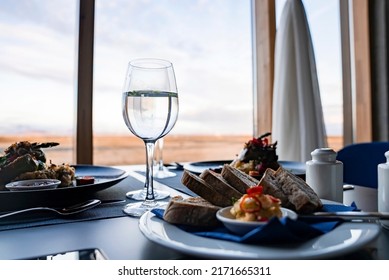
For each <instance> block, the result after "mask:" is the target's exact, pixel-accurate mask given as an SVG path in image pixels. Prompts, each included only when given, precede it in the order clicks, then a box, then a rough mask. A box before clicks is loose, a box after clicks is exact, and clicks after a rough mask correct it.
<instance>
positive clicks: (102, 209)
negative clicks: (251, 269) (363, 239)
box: [0, 165, 389, 260]
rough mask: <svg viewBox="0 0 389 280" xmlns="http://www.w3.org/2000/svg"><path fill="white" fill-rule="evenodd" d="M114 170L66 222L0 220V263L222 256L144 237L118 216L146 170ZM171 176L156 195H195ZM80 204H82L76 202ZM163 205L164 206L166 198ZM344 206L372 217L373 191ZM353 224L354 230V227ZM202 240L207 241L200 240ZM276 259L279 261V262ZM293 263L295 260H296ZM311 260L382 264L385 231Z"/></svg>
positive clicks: (43, 217) (354, 194) (31, 217)
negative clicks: (85, 254)
mask: <svg viewBox="0 0 389 280" xmlns="http://www.w3.org/2000/svg"><path fill="white" fill-rule="evenodd" d="M113 167H114V168H118V169H120V170H124V171H125V172H126V176H125V178H124V179H123V180H120V181H118V182H116V183H115V184H113V185H112V186H110V187H108V188H104V189H101V190H98V191H96V192H92V193H88V199H90V198H95V199H99V200H101V201H102V203H101V204H100V205H98V206H96V207H95V208H93V209H90V210H87V211H85V212H83V213H79V214H77V215H72V216H69V217H59V216H57V215H53V214H50V213H39V215H38V214H34V213H31V214H25V215H23V217H15V218H9V219H8V220H7V219H6V220H0V259H1V260H32V259H47V258H48V256H51V257H52V256H56V255H61V254H63V253H66V252H74V251H76V252H77V251H83V250H91V249H93V250H95V249H97V250H98V251H99V252H100V253H101V254H102V256H103V258H104V259H109V260H172V259H212V258H223V255H220V254H219V255H213V254H207V253H204V254H198V253H195V254H192V253H191V251H190V250H186V249H180V248H177V247H174V246H169V245H166V244H164V243H163V242H155V239H154V240H153V239H152V238H150V236H147V233H146V232H145V231H144V230H143V231H142V230H141V229H140V225H141V221H142V220H141V219H142V218H141V219H139V218H134V217H130V216H127V215H126V214H125V213H124V212H123V211H122V209H123V207H124V205H126V204H127V203H131V202H134V201H133V200H131V199H129V198H126V195H125V194H126V193H127V192H128V191H130V190H135V189H142V188H143V187H144V181H145V174H144V170H145V166H144V165H126V166H123V165H122V166H113ZM170 171H171V172H174V173H175V174H176V176H174V177H171V178H166V179H157V178H155V179H154V187H155V188H156V189H160V190H165V191H168V192H170V194H171V196H175V195H181V196H183V197H189V196H192V195H195V194H194V193H192V192H191V191H190V190H189V189H187V188H186V187H185V186H184V185H182V183H181V180H180V179H181V176H182V172H183V169H182V168H181V166H173V168H171V169H170ZM0 195H1V194H0ZM79 199H80V200H83V199H85V198H84V197H83V196H81V197H79ZM165 201H166V202H168V201H169V198H167V199H165ZM343 204H345V205H351V204H355V205H357V206H358V208H359V209H361V210H363V211H377V189H373V188H368V187H363V186H353V187H351V188H345V190H344V192H343ZM372 223H379V222H377V221H375V222H372ZM355 224H356V227H357V226H358V223H355ZM199 238H200V237H199ZM201 238H204V239H206V238H205V237H201ZM353 238H355V236H353ZM217 242H219V241H218V240H214V241H213V243H216V244H217ZM220 242H227V241H220ZM347 242H350V240H345V244H346V243H347ZM346 245H347V244H346ZM346 245H345V246H346ZM238 257H239V256H238V255H237V258H238ZM244 257H245V256H244V255H243V258H244ZM271 257H274V255H271ZM229 258H231V256H229ZM264 258H266V256H264ZM280 258H281V259H282V256H280ZM295 258H299V257H298V255H296V256H295ZM302 258H304V256H302ZM315 258H317V259H322V258H323V259H345V260H350V259H352V260H354V259H362V260H375V259H381V260H387V259H389V230H387V229H385V228H383V227H382V226H380V225H378V230H377V233H376V234H375V235H374V238H372V239H371V240H369V242H367V243H366V244H363V246H358V247H357V248H355V250H344V252H341V253H337V254H332V255H331V254H330V255H327V254H323V256H320V255H316V256H315Z"/></svg>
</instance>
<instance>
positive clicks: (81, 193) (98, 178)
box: [0, 165, 128, 211]
mask: <svg viewBox="0 0 389 280" xmlns="http://www.w3.org/2000/svg"><path fill="white" fill-rule="evenodd" d="M73 167H74V168H75V169H76V176H93V177H94V178H95V182H94V183H93V184H88V185H82V186H69V187H63V188H56V189H46V190H26V191H17V192H11V191H0V211H12V210H17V209H21V208H24V207H35V206H62V205H68V204H69V203H72V202H74V201H79V200H82V199H86V198H88V197H90V196H91V194H93V193H95V192H97V191H100V190H104V189H106V188H109V187H112V186H113V185H115V184H117V183H118V182H120V181H121V180H123V179H125V178H126V177H127V176H128V174H127V172H125V171H124V170H121V169H119V168H114V167H108V166H98V165H73ZM74 184H75V183H74Z"/></svg>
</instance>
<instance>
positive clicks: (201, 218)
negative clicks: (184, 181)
mask: <svg viewBox="0 0 389 280" xmlns="http://www.w3.org/2000/svg"><path fill="white" fill-rule="evenodd" d="M219 209H221V208H220V207H218V206H215V205H213V204H211V203H209V202H208V201H206V200H205V199H203V198H202V197H190V198H187V199H183V198H182V197H181V196H175V197H172V198H171V199H170V201H169V204H168V205H167V207H166V209H165V212H164V216H163V219H164V220H165V221H166V222H168V223H171V224H178V225H190V226H218V225H219V224H220V222H219V221H218V220H217V218H216V212H217V211H218V210H219Z"/></svg>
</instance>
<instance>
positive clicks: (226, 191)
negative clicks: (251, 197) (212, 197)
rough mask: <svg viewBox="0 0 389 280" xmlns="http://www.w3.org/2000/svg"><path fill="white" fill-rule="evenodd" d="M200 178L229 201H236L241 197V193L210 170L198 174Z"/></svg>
mask: <svg viewBox="0 0 389 280" xmlns="http://www.w3.org/2000/svg"><path fill="white" fill-rule="evenodd" d="M200 178H201V179H203V180H204V181H205V182H207V183H208V185H210V186H211V187H212V188H214V189H215V190H216V191H217V192H219V193H221V194H223V195H224V196H227V197H229V198H230V201H233V200H238V199H239V198H240V197H241V196H242V195H243V193H241V192H239V191H238V190H237V189H235V188H234V187H233V186H231V185H230V184H229V183H228V182H227V180H225V179H224V178H223V176H222V175H221V174H219V173H216V172H215V171H212V170H210V169H206V170H204V171H203V172H202V173H201V174H200Z"/></svg>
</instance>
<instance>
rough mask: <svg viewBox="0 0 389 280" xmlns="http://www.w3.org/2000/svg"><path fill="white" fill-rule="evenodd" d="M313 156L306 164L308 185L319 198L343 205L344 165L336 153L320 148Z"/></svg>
mask: <svg viewBox="0 0 389 280" xmlns="http://www.w3.org/2000/svg"><path fill="white" fill-rule="evenodd" d="M311 155H312V160H310V161H307V162H306V179H305V180H306V182H307V184H308V185H309V186H310V187H311V188H312V189H313V190H314V191H315V192H316V194H317V195H318V196H319V198H321V199H328V200H332V201H337V202H340V203H343V163H342V162H340V161H338V160H336V152H335V151H334V150H332V149H330V148H320V149H316V150H314V151H313V152H312V153H311ZM388 179H389V177H388ZM388 182H389V181H388Z"/></svg>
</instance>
